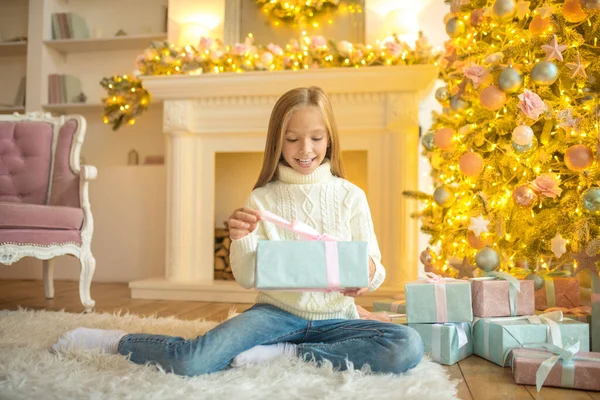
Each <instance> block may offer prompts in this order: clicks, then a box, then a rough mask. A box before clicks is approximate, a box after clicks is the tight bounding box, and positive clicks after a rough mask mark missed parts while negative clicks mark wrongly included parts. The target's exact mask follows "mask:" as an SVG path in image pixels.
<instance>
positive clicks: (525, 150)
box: [511, 136, 538, 154]
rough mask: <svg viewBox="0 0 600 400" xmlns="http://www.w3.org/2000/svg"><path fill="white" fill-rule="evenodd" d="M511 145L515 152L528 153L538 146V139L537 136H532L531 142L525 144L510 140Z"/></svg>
mask: <svg viewBox="0 0 600 400" xmlns="http://www.w3.org/2000/svg"><path fill="white" fill-rule="evenodd" d="M511 145H512V148H513V150H514V151H515V153H517V154H528V153H531V152H532V151H534V150H535V149H537V147H538V140H537V138H536V137H535V136H534V137H532V138H531V143H530V144H528V145H525V146H522V145H520V144H518V143H516V142H514V141H511Z"/></svg>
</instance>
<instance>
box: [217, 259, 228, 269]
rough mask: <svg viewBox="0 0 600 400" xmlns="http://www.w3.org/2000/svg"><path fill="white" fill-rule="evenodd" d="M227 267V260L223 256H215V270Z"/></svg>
mask: <svg viewBox="0 0 600 400" xmlns="http://www.w3.org/2000/svg"><path fill="white" fill-rule="evenodd" d="M225 268H227V265H226V264H225V260H224V259H223V258H221V257H215V271H224V270H225Z"/></svg>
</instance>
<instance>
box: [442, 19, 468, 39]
mask: <svg viewBox="0 0 600 400" xmlns="http://www.w3.org/2000/svg"><path fill="white" fill-rule="evenodd" d="M466 29H467V27H466V25H465V23H464V21H463V20H462V19H461V18H458V17H452V18H450V19H449V20H448V22H446V33H447V34H448V36H450V37H451V38H457V37H459V36H461V35H462V34H464V33H465V31H466Z"/></svg>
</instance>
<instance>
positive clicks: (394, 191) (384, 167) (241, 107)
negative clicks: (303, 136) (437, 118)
mask: <svg viewBox="0 0 600 400" xmlns="http://www.w3.org/2000/svg"><path fill="white" fill-rule="evenodd" d="M436 76H437V69H436V67H434V66H427V65H415V66H396V67H367V68H361V69H351V68H342V69H315V70H306V71H297V72H292V71H277V72H252V73H244V74H234V73H227V74H210V75H209V74H207V75H194V76H187V75H185V76H164V77H163V76H153V77H146V78H144V79H143V83H144V86H145V87H146V88H147V89H148V90H149V91H150V92H151V93H152V96H153V98H154V99H159V100H162V101H163V102H164V121H163V128H164V131H165V133H166V134H167V137H168V150H167V160H166V161H167V168H168V172H167V179H168V182H167V190H168V193H167V208H168V209H167V224H166V229H167V235H166V236H167V246H166V251H167V256H166V260H165V275H164V276H161V277H157V278H152V279H146V280H142V281H135V282H131V283H130V285H129V286H130V288H131V294H132V297H133V298H147V299H178V300H200V301H223V302H252V301H253V300H254V298H255V292H254V291H252V290H247V289H243V288H241V287H240V286H239V285H237V283H235V282H233V281H224V280H218V279H217V280H215V273H214V267H215V264H214V257H215V227H216V226H218V225H221V224H222V223H223V220H224V219H226V215H228V214H227V212H228V211H229V212H230V211H231V210H230V209H229V207H230V205H227V207H226V208H225V209H222V207H223V206H224V205H223V204H222V203H223V202H222V201H219V200H216V194H217V193H219V191H222V190H223V188H220V187H219V186H218V185H219V184H220V182H219V180H222V179H219V178H218V177H219V176H220V175H219V170H218V168H217V167H218V165H220V164H222V163H221V162H219V160H220V157H222V155H223V154H227V155H230V157H231V158H232V159H236V154H237V155H238V156H239V157H246V155H248V154H255V155H256V154H258V156H259V157H260V153H261V152H262V151H263V148H264V144H265V138H266V129H267V124H268V120H269V115H270V112H271V109H272V107H273V105H274V104H275V102H276V100H277V98H278V97H279V96H280V95H281V94H283V93H284V92H285V91H287V90H289V89H292V88H295V87H299V86H311V85H315V86H321V87H322V88H323V89H324V90H325V91H326V92H327V93H328V94H329V95H330V97H331V99H332V103H333V107H334V112H335V115H336V121H337V123H338V126H339V132H340V142H341V146H342V151H343V152H344V153H343V154H344V155H343V157H345V158H347V159H348V160H347V161H346V167H347V169H348V170H349V172H350V175H352V172H351V171H356V174H355V177H354V179H355V180H362V181H363V182H362V184H361V183H359V182H355V183H357V184H359V186H364V189H366V190H365V191H366V192H367V196H368V199H369V204H370V207H371V213H372V215H373V222H374V225H375V231H376V234H377V237H378V240H379V244H380V248H381V251H382V254H383V264H384V265H385V266H386V268H387V278H386V281H385V283H384V285H383V287H382V288H381V289H379V290H378V291H376V292H375V293H373V294H370V295H371V296H370V297H369V296H367V297H366V298H363V299H361V301H366V302H370V301H372V300H373V298H374V297H389V296H391V295H392V294H397V293H398V292H400V291H403V287H404V283H405V282H407V281H410V280H413V279H415V278H416V276H417V267H418V254H417V253H418V250H417V222H416V221H415V220H413V219H411V218H410V214H411V213H412V212H413V211H415V210H416V204H415V202H413V201H411V200H407V199H404V198H403V197H402V191H403V190H408V189H416V188H418V140H419V124H418V112H419V102H420V99H421V98H422V97H423V96H424V95H425V94H427V93H428V92H429V90H431V88H432V87H433V84H434V81H435V79H436ZM254 163H256V161H254ZM361 163H362V164H365V163H366V168H365V166H364V165H361ZM254 179H256V176H254ZM349 179H350V180H353V177H352V176H350V177H349ZM253 184H254V181H248V182H247V183H246V186H247V187H245V186H244V187H241V188H240V191H238V192H236V193H233V194H230V195H228V196H227V198H229V197H233V198H235V199H236V200H235V201H236V204H237V205H238V206H239V204H240V200H239V199H243V200H245V199H246V198H247V196H248V194H249V191H250V189H251V188H252V186H253ZM228 190H229V189H228ZM243 200H242V201H243ZM242 204H243V203H242ZM231 209H233V207H232V208H231Z"/></svg>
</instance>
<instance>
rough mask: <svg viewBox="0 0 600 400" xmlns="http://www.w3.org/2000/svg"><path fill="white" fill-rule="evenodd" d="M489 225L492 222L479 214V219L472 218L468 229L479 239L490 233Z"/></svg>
mask: <svg viewBox="0 0 600 400" xmlns="http://www.w3.org/2000/svg"><path fill="white" fill-rule="evenodd" d="M489 223H490V221H488V220H487V219H485V218H483V215H481V214H479V217H471V224H470V225H469V228H468V229H469V230H470V231H471V232H473V233H474V234H475V235H476V236H477V237H479V236H481V234H482V233H483V232H489V231H488V227H487V226H488V224H489Z"/></svg>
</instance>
